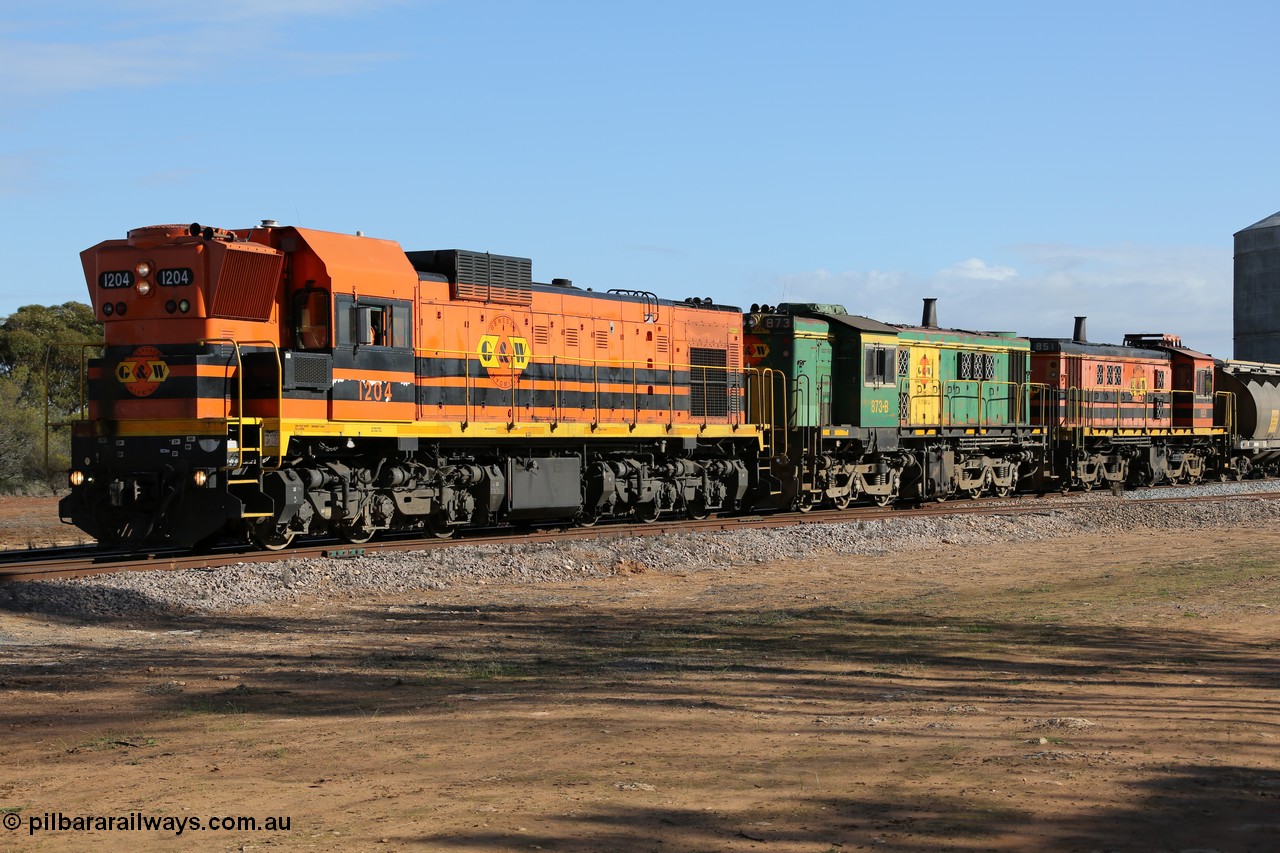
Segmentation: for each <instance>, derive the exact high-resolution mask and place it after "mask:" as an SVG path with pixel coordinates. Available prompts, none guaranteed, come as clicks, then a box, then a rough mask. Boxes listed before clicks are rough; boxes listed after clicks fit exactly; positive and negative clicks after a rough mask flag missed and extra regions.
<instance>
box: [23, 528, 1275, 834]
mask: <svg viewBox="0 0 1280 853" xmlns="http://www.w3.org/2000/svg"><path fill="white" fill-rule="evenodd" d="M1278 549H1280V532H1277V531H1274V530H1268V529H1239V530H1232V531H1201V532H1196V533H1187V534H1179V535H1177V536H1172V537H1171V536H1169V535H1168V534H1156V533H1153V532H1150V531H1141V530H1138V531H1133V532H1132V533H1130V534H1127V535H1123V536H1106V537H1103V536H1098V537H1088V538H1073V539H1070V540H1061V541H1052V542H1040V543H1029V544H1026V545H1018V546H1010V545H1001V546H992V547H985V548H961V547H959V546H954V545H946V544H940V545H939V547H938V549H937V550H936V551H932V552H927V553H925V552H908V553H902V554H897V555H893V554H886V555H884V556H881V557H874V558H865V557H863V558H823V559H808V560H796V561H782V562H777V563H771V564H762V565H758V566H754V567H751V568H742V569H738V570H734V571H706V572H693V573H689V574H669V573H664V572H661V571H657V570H656V569H654V568H653V567H644V566H640V565H634V566H631V569H632V571H631V572H630V573H627V574H621V575H618V576H616V577H612V578H607V579H600V580H593V581H586V582H580V583H572V584H557V585H547V586H536V587H535V586H528V585H510V586H507V585H486V586H474V587H465V586H455V587H452V588H449V589H445V590H440V591H436V592H427V593H415V594H412V595H408V596H404V597H400V598H391V597H367V598H343V599H316V600H311V601H307V602H305V603H302V604H292V605H287V606H272V607H262V608H257V609H253V610H245V611H238V612H235V613H231V614H225V615H218V616H201V617H197V618H181V617H174V618H171V619H163V620H158V621H145V622H140V621H128V622H106V623H95V624H86V623H84V622H79V621H67V620H63V619H59V618H54V617H49V616H43V615H36V614H21V613H13V612H4V611H0V733H2V735H0V738H2V739H0V748H2V749H3V752H4V757H3V765H2V769H0V812H2V813H4V817H5V819H6V820H12V821H14V822H16V823H18V824H19V828H18V829H16V830H13V831H7V830H3V829H0V848H6V847H8V846H9V845H12V846H13V848H14V849H19V850H28V849H30V850H84V849H100V850H138V849H143V850H150V849H155V850H160V849H164V850H174V849H199V850H236V851H240V850H269V849H287V850H295V849H296V850H411V849H414V850H417V849H421V850H443V851H450V850H453V851H486V850H558V851H619V850H640V851H648V850H653V851H749V850H750V851H778V853H784V851H785V853H790V851H797V853H799V852H800V851H803V853H831V851H846V850H858V849H879V850H894V851H907V850H966V851H967V850H1050V849H1053V850H1082V851H1092V850H1170V851H1191V850H1195V851H1208V850H1216V851H1248V850H1253V851H1264V850H1274V849H1276V846H1277V839H1280V749H1278V747H1280V740H1278V739H1280V666H1278V665H1277V652H1278V651H1280V607H1278V605H1280V559H1278V558H1277V557H1276V554H1277V553H1280V551H1278ZM59 813H61V815H62V816H63V817H64V819H71V818H73V817H76V816H86V815H91V816H104V815H116V816H121V817H126V816H129V815H131V814H134V813H140V814H141V815H144V816H150V817H153V818H156V817H160V818H163V817H169V818H192V817H199V818H201V820H202V825H204V824H207V822H208V819H209V818H210V817H220V816H246V817H255V818H256V819H257V820H258V821H259V829H258V830H257V831H248V830H236V831H219V830H212V829H208V828H204V829H201V830H199V831H197V830H195V829H192V828H190V827H189V828H187V829H186V830H184V832H183V835H182V838H181V840H179V841H175V840H174V838H173V835H174V834H175V831H174V830H149V831H148V830H142V831H120V830H116V831H106V830H98V831H92V832H77V831H76V830H74V829H68V830H65V831H42V832H37V833H36V834H34V835H33V834H29V832H30V829H29V826H30V822H31V821H33V820H38V821H42V822H44V823H45V824H46V825H49V824H53V825H56V822H57V819H58V818H57V815H58V814H59ZM11 816H12V817H11ZM269 817H279V818H284V817H288V818H289V829H288V830H287V831H283V830H275V831H270V830H266V829H263V828H262V826H263V825H264V823H265V820H266V819H267V818H269ZM6 825H7V824H6Z"/></svg>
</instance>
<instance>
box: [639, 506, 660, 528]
mask: <svg viewBox="0 0 1280 853" xmlns="http://www.w3.org/2000/svg"><path fill="white" fill-rule="evenodd" d="M635 513H636V520H637V521H640V522H643V523H645V524H653V523H654V522H655V521H657V520H658V502H657V501H649V502H648V503H643V504H636V508H635Z"/></svg>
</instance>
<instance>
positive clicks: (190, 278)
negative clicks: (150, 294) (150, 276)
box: [156, 267, 196, 287]
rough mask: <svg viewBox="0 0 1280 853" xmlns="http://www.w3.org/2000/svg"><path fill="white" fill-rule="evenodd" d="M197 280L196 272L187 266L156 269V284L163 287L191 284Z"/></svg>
mask: <svg viewBox="0 0 1280 853" xmlns="http://www.w3.org/2000/svg"><path fill="white" fill-rule="evenodd" d="M195 280H196V276H195V273H193V272H192V271H191V270H189V269H187V268H185V267H181V268H176V269H168V270H156V284H158V285H160V286H161V287H182V286H183V285H184V284H191V283H193V282H194V281H195Z"/></svg>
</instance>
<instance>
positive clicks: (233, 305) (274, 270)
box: [211, 247, 284, 320]
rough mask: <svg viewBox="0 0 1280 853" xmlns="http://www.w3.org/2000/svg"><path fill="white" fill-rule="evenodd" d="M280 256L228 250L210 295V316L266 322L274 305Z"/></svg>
mask: <svg viewBox="0 0 1280 853" xmlns="http://www.w3.org/2000/svg"><path fill="white" fill-rule="evenodd" d="M283 264H284V256H282V255H275V254H265V253H262V252H250V251H245V250H237V249H235V248H232V247H229V248H228V250H227V254H226V257H225V259H224V260H223V262H222V269H221V270H220V271H219V273H218V283H217V289H216V290H214V292H213V308H212V311H211V313H212V315H213V316H215V317H228V318H232V319H235V320H266V319H268V318H270V316H271V306H272V305H274V304H275V301H276V290H277V289H278V286H279V284H280V268H281V266H282V265H283Z"/></svg>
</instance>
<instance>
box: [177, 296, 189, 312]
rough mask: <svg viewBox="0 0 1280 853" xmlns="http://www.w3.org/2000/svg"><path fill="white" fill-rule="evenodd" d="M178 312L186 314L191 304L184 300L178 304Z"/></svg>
mask: <svg viewBox="0 0 1280 853" xmlns="http://www.w3.org/2000/svg"><path fill="white" fill-rule="evenodd" d="M178 310H179V311H181V312H182V313H183V314H185V313H187V312H188V311H190V310H191V303H190V302H188V301H187V300H185V299H184V300H182V301H181V302H179V303H178Z"/></svg>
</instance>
